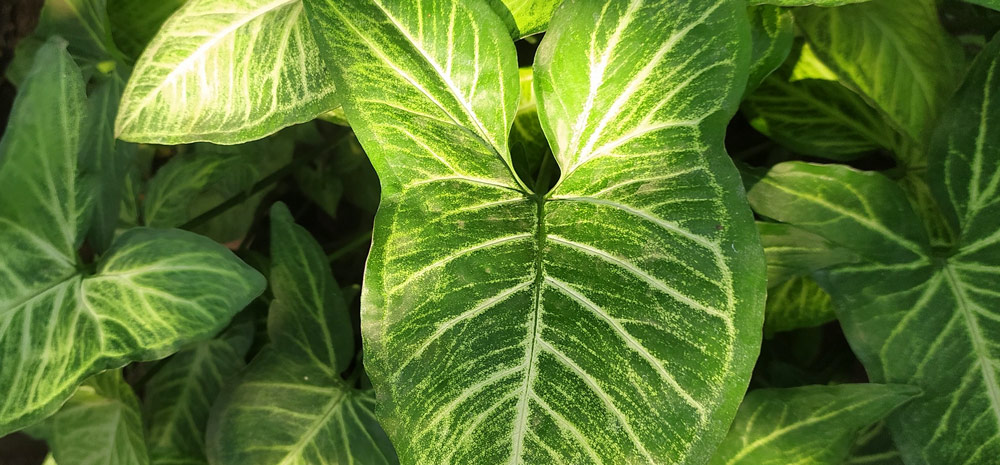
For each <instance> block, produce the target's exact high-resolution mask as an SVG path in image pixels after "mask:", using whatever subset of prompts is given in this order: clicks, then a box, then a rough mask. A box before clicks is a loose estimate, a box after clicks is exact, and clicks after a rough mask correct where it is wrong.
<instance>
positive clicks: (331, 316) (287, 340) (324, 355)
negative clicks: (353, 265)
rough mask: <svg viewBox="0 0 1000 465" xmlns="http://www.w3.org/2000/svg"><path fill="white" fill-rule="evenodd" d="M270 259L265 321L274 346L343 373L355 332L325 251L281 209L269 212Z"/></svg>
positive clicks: (350, 358) (275, 208) (352, 345)
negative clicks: (270, 295) (268, 305)
mask: <svg viewBox="0 0 1000 465" xmlns="http://www.w3.org/2000/svg"><path fill="white" fill-rule="evenodd" d="M271 259H272V263H271V289H272V291H273V293H274V301H273V302H272V306H277V308H275V307H272V309H271V313H270V315H269V316H268V321H267V328H268V334H270V336H271V342H272V344H273V345H274V346H276V347H278V348H279V349H281V350H282V351H283V352H285V353H288V354H289V355H291V356H293V357H296V358H299V359H300V360H310V359H315V360H314V361H315V362H317V363H318V364H320V365H322V366H324V367H327V368H330V369H331V370H332V372H333V373H334V374H339V373H341V372H343V371H344V370H346V369H347V367H348V365H350V363H351V360H353V359H354V333H353V332H352V330H351V318H350V316H349V314H348V313H347V307H346V306H345V305H344V299H343V298H342V297H341V295H340V286H338V285H337V283H336V282H334V280H333V271H332V270H330V264H329V262H328V261H327V259H326V254H325V253H323V249H322V248H320V246H319V244H317V243H316V241H315V240H314V239H313V238H312V237H311V236H310V235H309V232H308V231H306V230H305V229H304V228H302V227H301V226H299V225H296V224H295V222H294V220H293V219H292V214H291V213H289V211H288V208H287V207H285V206H284V205H282V204H276V205H275V206H274V207H272V208H271ZM317 325H319V328H321V331H316V329H317V328H316V326H317ZM317 347H322V348H324V350H322V351H316V350H314V348H317Z"/></svg>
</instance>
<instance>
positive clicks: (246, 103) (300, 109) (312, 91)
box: [116, 0, 337, 144]
mask: <svg viewBox="0 0 1000 465" xmlns="http://www.w3.org/2000/svg"><path fill="white" fill-rule="evenodd" d="M336 106H337V100H336V97H335V95H334V87H333V85H332V83H331V82H330V79H329V77H328V74H327V72H326V68H325V67H324V66H323V63H322V62H321V61H320V59H319V57H318V51H317V49H316V43H315V41H314V39H313V37H312V33H311V32H310V30H309V23H308V22H307V21H306V19H305V17H304V16H303V14H302V2H301V1H300V0H252V1H236V0H191V1H189V2H187V3H186V4H185V5H184V6H183V7H181V8H180V9H179V10H177V12H176V13H174V15H173V16H171V17H170V19H168V20H167V21H166V22H165V23H164V24H163V27H162V28H161V29H160V32H159V33H158V34H157V35H156V37H155V38H153V41H152V42H150V44H149V46H148V47H146V50H145V52H143V54H142V56H141V57H140V58H139V61H138V62H137V63H136V66H135V72H134V73H133V75H132V79H130V80H129V83H128V87H126V89H125V94H124V96H123V97H122V108H121V112H120V114H119V115H118V121H117V123H116V128H117V135H118V137H120V138H122V139H125V140H130V141H135V142H153V143H161V144H179V143H186V142H195V141H210V142H215V143H218V144H238V143H241V142H246V141H248V140H253V139H259V138H261V137H264V136H266V135H268V134H271V133H274V132H275V131H277V130H279V129H281V128H283V127H286V126H291V125H293V124H297V123H301V122H304V121H309V120H311V119H313V118H315V117H316V115H319V114H320V113H322V112H324V111H327V110H330V109H331V108H333V107H336Z"/></svg>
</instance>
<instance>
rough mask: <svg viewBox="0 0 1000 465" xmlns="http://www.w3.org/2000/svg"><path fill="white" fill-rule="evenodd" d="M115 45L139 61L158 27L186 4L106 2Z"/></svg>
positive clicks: (139, 0) (183, 0)
mask: <svg viewBox="0 0 1000 465" xmlns="http://www.w3.org/2000/svg"><path fill="white" fill-rule="evenodd" d="M106 1H107V2H108V16H109V19H110V21H111V25H112V26H113V27H112V28H111V33H112V35H113V37H114V41H115V44H116V45H118V48H119V49H120V50H121V51H122V52H124V53H125V54H126V55H128V56H129V57H132V58H138V57H139V54H141V53H142V51H143V49H145V48H146V44H148V43H149V41H151V40H152V39H153V37H154V36H155V35H156V32H157V31H158V30H159V29H160V26H162V25H163V23H164V22H165V21H166V20H167V18H169V17H170V15H172V14H173V13H174V12H175V11H177V9H178V8H180V7H181V6H182V5H184V3H186V2H187V0H157V1H155V2H151V1H149V0H106Z"/></svg>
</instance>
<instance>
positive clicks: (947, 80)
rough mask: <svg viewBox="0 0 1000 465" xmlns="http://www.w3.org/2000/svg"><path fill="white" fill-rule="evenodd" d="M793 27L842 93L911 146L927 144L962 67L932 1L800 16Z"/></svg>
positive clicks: (882, 2) (884, 1) (892, 0)
mask: <svg viewBox="0 0 1000 465" xmlns="http://www.w3.org/2000/svg"><path fill="white" fill-rule="evenodd" d="M795 19H796V23H797V24H798V25H799V26H800V28H801V30H802V31H804V32H805V35H806V38H807V39H808V41H809V43H810V44H811V45H812V46H813V49H814V50H815V52H816V54H817V55H819V56H820V57H821V58H822V59H823V61H824V62H825V63H826V65H827V66H829V67H830V68H831V69H832V70H833V71H834V72H835V73H836V74H837V76H838V77H839V78H840V79H841V80H842V81H843V82H844V84H845V85H847V86H849V87H851V88H852V89H854V90H855V91H857V92H858V93H860V94H861V95H862V96H863V97H865V98H866V99H867V100H868V101H869V102H870V103H871V104H872V105H873V106H874V107H875V108H877V109H879V110H880V111H881V112H883V114H884V115H885V116H886V118H887V119H888V121H889V122H890V123H892V124H893V125H894V127H895V128H897V129H898V130H899V131H901V132H902V133H903V134H907V135H909V137H910V138H912V139H913V141H915V142H917V143H922V142H924V141H925V140H926V134H928V132H929V129H930V128H931V126H932V125H933V123H934V122H935V121H936V120H937V117H938V116H939V114H940V112H941V110H942V109H943V105H944V103H945V102H946V100H947V98H948V96H949V95H950V94H951V92H952V91H953V90H954V88H955V85H956V84H957V82H956V77H957V76H961V67H962V63H961V57H962V52H961V50H960V48H959V47H958V45H957V44H956V43H955V42H954V41H953V39H952V38H951V37H950V36H949V35H948V34H947V32H945V30H944V28H942V27H941V24H940V23H939V21H938V15H937V5H936V2H935V1H934V0H911V1H906V2H899V1H896V0H874V1H870V2H866V3H860V4H857V5H847V6H843V7H839V8H817V7H810V8H802V9H797V10H795ZM906 162H907V163H906V164H907V165H911V164H912V165H922V163H919V161H918V160H907V161H906Z"/></svg>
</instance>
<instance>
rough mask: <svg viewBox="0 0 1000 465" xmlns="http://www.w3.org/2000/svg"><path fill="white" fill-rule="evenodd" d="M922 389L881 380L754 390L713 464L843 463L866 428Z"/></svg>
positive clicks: (820, 464)
mask: <svg viewBox="0 0 1000 465" xmlns="http://www.w3.org/2000/svg"><path fill="white" fill-rule="evenodd" d="M918 392H919V390H917V389H914V388H912V387H910V386H902V385H880V384H843V385H839V386H803V387H797V388H788V389H758V390H756V391H751V392H750V393H749V394H747V397H746V399H744V401H743V404H742V405H740V411H739V413H738V414H737V415H736V421H734V422H733V426H732V428H731V429H730V430H729V435H728V436H726V440H725V441H723V443H722V445H721V446H719V449H718V450H717V451H716V453H715V456H714V457H712V461H711V464H712V465H737V464H746V465H787V464H790V463H808V464H815V465H841V464H842V463H844V459H846V458H847V455H848V453H849V452H850V450H851V446H852V445H853V444H854V440H855V438H856V437H857V436H858V433H859V432H860V431H861V429H862V428H865V427H866V426H868V425H870V424H872V423H875V422H876V421H878V420H880V419H882V417H884V416H885V415H886V414H888V413H889V412H891V411H892V410H893V409H895V408H897V407H899V406H900V405H901V404H903V403H904V402H906V401H907V400H909V399H911V398H912V397H913V396H914V394H916V393H918Z"/></svg>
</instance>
